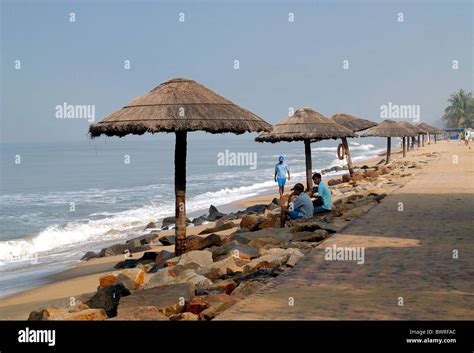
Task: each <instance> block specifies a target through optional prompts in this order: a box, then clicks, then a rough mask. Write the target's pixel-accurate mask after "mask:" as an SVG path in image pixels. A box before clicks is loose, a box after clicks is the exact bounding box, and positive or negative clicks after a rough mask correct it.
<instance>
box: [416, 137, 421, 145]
mask: <svg viewBox="0 0 474 353" xmlns="http://www.w3.org/2000/svg"><path fill="white" fill-rule="evenodd" d="M420 143H421V138H420V134H418V143H417V145H418V148H420V147H421V145H420Z"/></svg>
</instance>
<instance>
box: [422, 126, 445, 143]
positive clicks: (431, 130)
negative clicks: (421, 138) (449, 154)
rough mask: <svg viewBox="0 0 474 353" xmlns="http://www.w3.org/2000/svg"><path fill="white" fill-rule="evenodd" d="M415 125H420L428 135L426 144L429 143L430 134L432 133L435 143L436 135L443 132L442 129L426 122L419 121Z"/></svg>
mask: <svg viewBox="0 0 474 353" xmlns="http://www.w3.org/2000/svg"><path fill="white" fill-rule="evenodd" d="M417 126H418V127H420V128H421V129H423V130H424V131H425V132H426V134H427V135H428V144H429V143H430V135H431V134H432V135H434V139H435V143H436V135H437V134H442V133H443V130H441V129H438V128H437V127H434V126H431V125H428V124H427V123H421V124H418V125H417Z"/></svg>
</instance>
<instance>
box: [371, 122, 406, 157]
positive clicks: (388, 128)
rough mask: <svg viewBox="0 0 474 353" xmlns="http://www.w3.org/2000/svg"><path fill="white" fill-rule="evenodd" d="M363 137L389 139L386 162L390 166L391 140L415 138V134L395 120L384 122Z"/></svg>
mask: <svg viewBox="0 0 474 353" xmlns="http://www.w3.org/2000/svg"><path fill="white" fill-rule="evenodd" d="M363 136H378V137H386V138H387V159H386V160H385V164H388V163H389V162H390V153H391V149H392V146H391V138H392V137H403V136H414V133H413V132H412V131H411V130H408V129H407V128H406V127H403V126H401V125H400V124H398V123H397V122H395V121H393V120H384V121H383V122H381V123H380V124H378V125H377V126H374V127H372V128H370V129H368V130H367V131H366V132H365V133H364V134H363Z"/></svg>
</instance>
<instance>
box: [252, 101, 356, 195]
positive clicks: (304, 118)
mask: <svg viewBox="0 0 474 353" xmlns="http://www.w3.org/2000/svg"><path fill="white" fill-rule="evenodd" d="M355 136H356V135H355V134H354V133H353V132H352V131H351V130H349V129H347V128H345V127H344V126H341V125H339V124H337V123H335V122H334V121H332V120H331V119H329V118H326V117H325V116H324V115H322V114H321V113H318V112H316V111H314V110H312V109H311V108H300V109H298V110H297V111H296V112H295V113H294V115H292V116H290V117H289V118H287V119H284V120H282V121H280V122H279V123H278V124H276V125H275V126H274V127H273V130H272V131H270V132H265V133H262V134H261V135H259V136H258V137H257V138H255V140H256V141H258V142H271V143H275V142H280V141H288V142H292V141H304V145H305V156H306V182H307V187H308V190H311V188H312V185H313V181H312V179H311V176H312V175H311V174H312V168H313V167H312V162H311V142H312V141H320V140H327V139H338V138H342V137H355Z"/></svg>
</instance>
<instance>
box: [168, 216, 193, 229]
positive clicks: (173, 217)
mask: <svg viewBox="0 0 474 353" xmlns="http://www.w3.org/2000/svg"><path fill="white" fill-rule="evenodd" d="M175 224H176V218H175V216H171V217H165V218H163V221H162V222H161V228H162V229H163V228H169V227H170V226H172V225H175ZM189 224H191V220H190V219H188V218H186V225H189Z"/></svg>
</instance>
